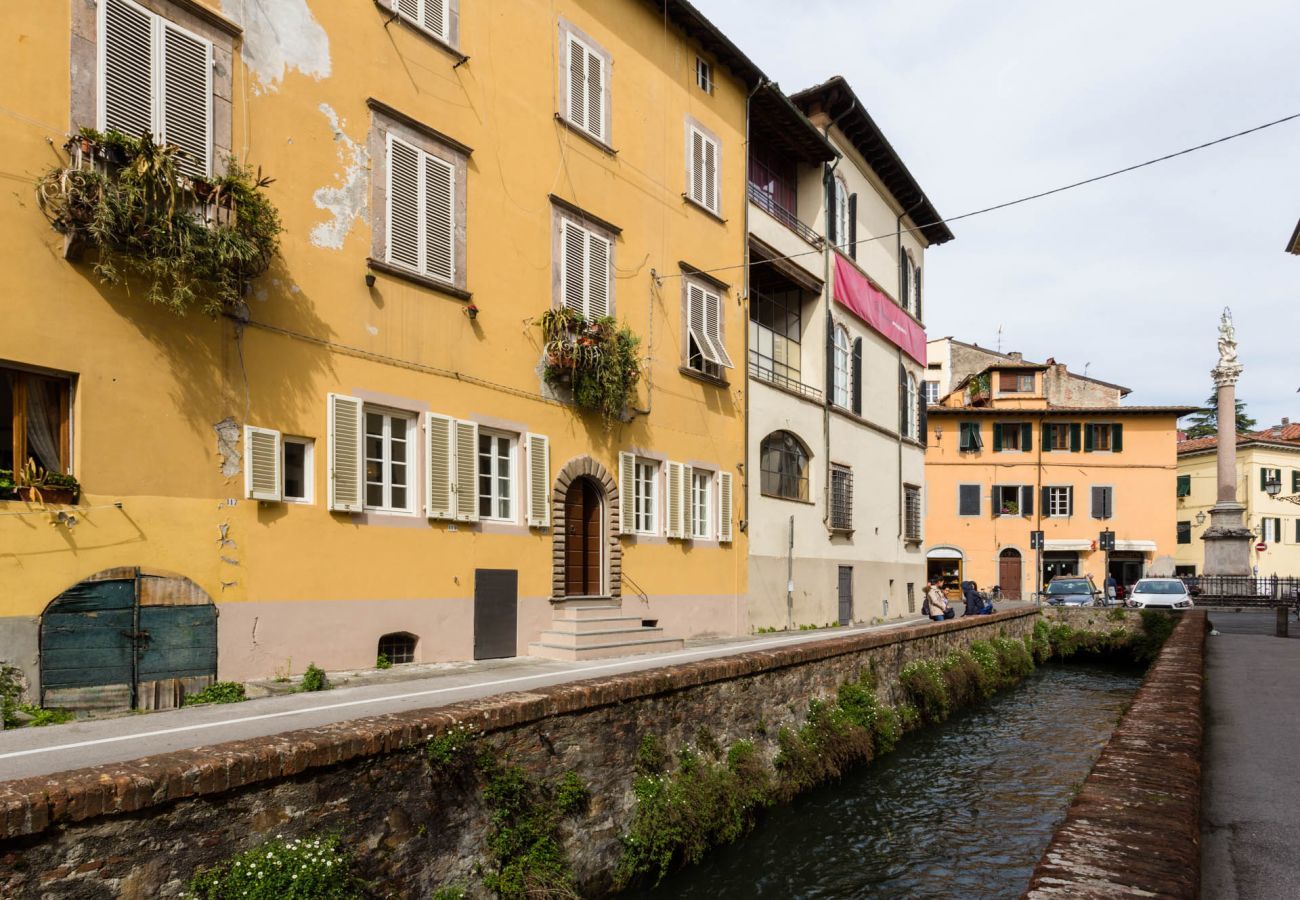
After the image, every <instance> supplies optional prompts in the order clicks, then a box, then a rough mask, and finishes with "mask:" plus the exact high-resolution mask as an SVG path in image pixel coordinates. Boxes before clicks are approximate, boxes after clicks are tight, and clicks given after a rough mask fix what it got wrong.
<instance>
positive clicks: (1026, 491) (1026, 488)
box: [1020, 484, 1034, 516]
mask: <svg viewBox="0 0 1300 900" xmlns="http://www.w3.org/2000/svg"><path fill="white" fill-rule="evenodd" d="M1020 514H1021V515H1022V516H1032V515H1033V514H1034V486H1033V485H1032V484H1022V485H1021V486H1020Z"/></svg>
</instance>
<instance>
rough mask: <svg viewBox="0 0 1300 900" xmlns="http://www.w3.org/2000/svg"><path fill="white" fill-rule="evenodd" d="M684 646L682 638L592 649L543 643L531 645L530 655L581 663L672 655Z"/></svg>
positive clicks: (642, 641) (622, 642)
mask: <svg viewBox="0 0 1300 900" xmlns="http://www.w3.org/2000/svg"><path fill="white" fill-rule="evenodd" d="M684 646H685V643H684V642H683V641H682V639H681V638H654V639H651V640H627V641H618V642H616V643H612V644H602V645H596V646H591V647H569V646H564V645H559V644H548V643H546V642H544V641H543V642H539V643H535V644H529V645H528V655H529V656H540V657H542V658H543V659H556V660H563V661H566V662H579V661H581V660H585V659H609V658H611V657H615V656H633V655H635V654H638V653H670V652H672V651H674V650H681V649H682V648H683V647H684Z"/></svg>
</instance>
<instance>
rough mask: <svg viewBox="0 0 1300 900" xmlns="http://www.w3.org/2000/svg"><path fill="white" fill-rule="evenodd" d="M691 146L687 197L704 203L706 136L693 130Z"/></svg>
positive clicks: (687, 174)
mask: <svg viewBox="0 0 1300 900" xmlns="http://www.w3.org/2000/svg"><path fill="white" fill-rule="evenodd" d="M690 131H691V145H690V150H689V152H688V158H687V160H686V185H687V187H686V195H687V196H688V197H690V198H691V199H692V200H694V201H695V202H696V203H701V204H702V203H704V135H702V134H700V132H699V131H697V130H696V129H694V128H692V129H691V130H690Z"/></svg>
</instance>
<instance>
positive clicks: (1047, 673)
mask: <svg viewBox="0 0 1300 900" xmlns="http://www.w3.org/2000/svg"><path fill="white" fill-rule="evenodd" d="M1141 678H1142V676H1141V673H1140V672H1138V671H1136V670H1130V669H1114V668H1106V667H1101V666H1093V665H1050V666H1046V667H1044V668H1041V669H1039V670H1038V671H1037V672H1035V673H1034V674H1033V675H1032V676H1030V677H1029V678H1027V679H1025V681H1023V682H1022V683H1021V684H1020V685H1019V686H1018V687H1016V688H1014V689H1012V690H1010V691H1007V692H1006V693H1004V694H1001V695H999V696H998V697H996V698H994V699H993V700H992V701H990V702H989V703H986V704H984V705H983V706H980V707H978V708H975V709H972V710H969V711H967V712H965V713H962V714H958V715H956V716H954V717H953V718H951V719H949V720H948V721H947V722H946V723H944V724H943V725H939V726H937V727H934V728H930V729H927V730H924V731H920V732H917V733H915V734H913V735H910V736H909V737H908V738H907V739H905V740H904V741H903V743H902V744H901V745H900V746H899V748H898V750H897V751H895V752H894V753H893V754H891V755H889V756H886V757H882V758H881V759H879V760H877V761H876V762H875V763H873V764H872V765H869V766H864V767H863V768H862V769H860V770H859V771H857V772H855V773H854V774H852V775H851V776H849V777H848V778H846V779H844V780H843V781H841V782H840V783H838V784H833V785H829V786H827V787H824V788H820V789H818V790H815V791H811V792H809V793H807V794H805V795H803V796H802V797H800V798H798V799H797V800H796V801H795V802H794V803H792V804H790V805H788V806H785V807H781V808H777V809H773V810H769V811H768V813H767V814H766V815H765V817H764V818H763V820H762V822H761V823H760V825H759V827H758V829H757V830H756V831H755V832H754V833H752V834H750V835H749V836H748V837H746V838H744V839H742V840H741V841H740V842H738V843H736V844H734V845H732V846H730V847H725V848H722V849H721V850H718V851H717V852H716V853H715V854H714V855H712V856H710V857H709V859H708V860H706V861H705V862H704V863H702V864H700V865H698V866H695V867H693V868H690V869H686V870H683V871H681V872H678V873H676V874H674V875H672V876H670V877H668V878H665V879H664V881H663V882H662V883H661V884H660V885H659V886H658V887H656V888H654V889H653V890H649V891H646V892H644V893H642V894H641V896H643V897H647V898H656V900H659V898H669V897H671V898H699V900H721V898H752V897H771V898H778V897H780V898H793V897H799V898H805V897H809V898H813V897H816V898H850V897H854V898H856V897H946V898H955V897H1015V896H1019V895H1020V894H1021V893H1022V892H1023V891H1024V889H1025V887H1026V886H1028V884H1029V878H1030V875H1031V874H1032V872H1033V869H1034V865H1035V864H1036V863H1037V862H1038V858H1039V857H1040V856H1041V855H1042V853H1043V850H1044V849H1045V848H1046V847H1047V844H1048V842H1049V840H1050V839H1051V836H1052V831H1053V830H1054V829H1055V827H1056V826H1057V825H1058V824H1059V823H1060V822H1061V821H1062V820H1063V819H1064V818H1065V813H1066V810H1067V809H1068V808H1069V805H1070V802H1071V800H1072V799H1073V796H1074V791H1075V789H1076V788H1077V786H1078V785H1079V784H1081V783H1082V782H1083V780H1084V778H1085V777H1086V776H1087V774H1088V771H1089V770H1090V769H1091V767H1092V764H1093V762H1094V761H1095V760H1096V758H1097V756H1098V755H1099V754H1100V753H1101V749H1102V747H1103V746H1104V745H1105V743H1106V741H1107V739H1108V738H1109V737H1110V734H1111V732H1112V730H1113V729H1114V727H1115V725H1116V723H1117V722H1118V721H1119V718H1120V716H1121V715H1122V714H1123V711H1124V709H1125V708H1126V707H1127V705H1128V702H1129V700H1130V699H1131V698H1132V696H1133V694H1134V693H1135V692H1136V691H1137V688H1138V685H1139V684H1140V682H1141Z"/></svg>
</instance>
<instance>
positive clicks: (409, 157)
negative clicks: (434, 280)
mask: <svg viewBox="0 0 1300 900" xmlns="http://www.w3.org/2000/svg"><path fill="white" fill-rule="evenodd" d="M388 261H389V262H392V263H398V264H400V265H403V266H407V267H409V268H412V269H419V268H420V151H419V150H416V149H415V148H414V147H412V146H411V145H410V144H408V143H406V142H405V141H400V140H398V139H397V138H395V137H393V136H392V135H391V134H390V135H389V136H388Z"/></svg>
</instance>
